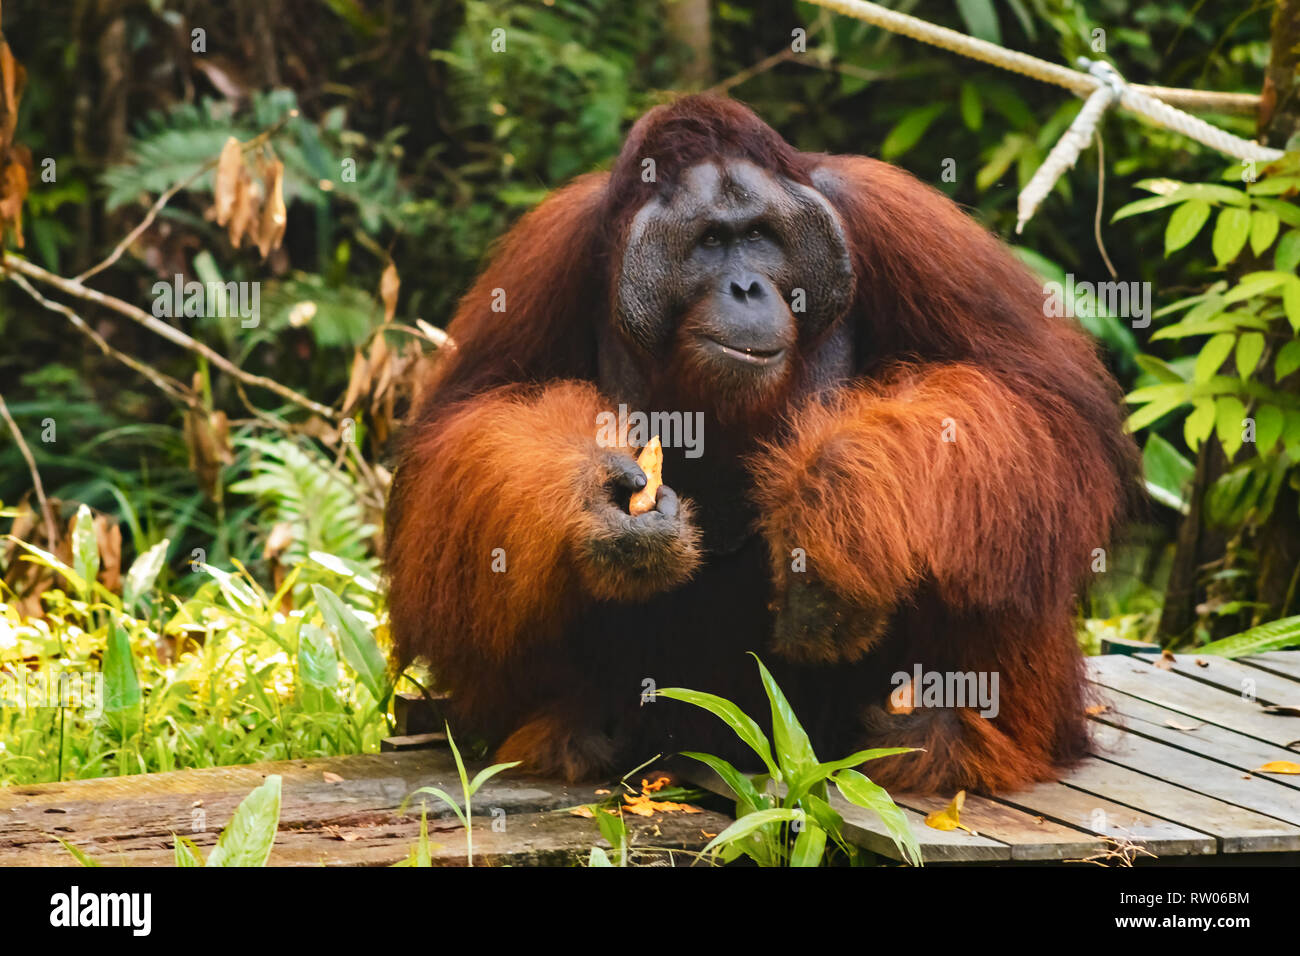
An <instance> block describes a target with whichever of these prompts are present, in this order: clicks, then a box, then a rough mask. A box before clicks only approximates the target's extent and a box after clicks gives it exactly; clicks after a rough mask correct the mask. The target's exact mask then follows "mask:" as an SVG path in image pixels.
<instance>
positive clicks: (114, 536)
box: [94, 515, 122, 593]
mask: <svg viewBox="0 0 1300 956" xmlns="http://www.w3.org/2000/svg"><path fill="white" fill-rule="evenodd" d="M94 528H95V542H96V544H97V545H98V546H99V580H100V581H102V582H103V584H104V587H106V588H108V589H109V590H110V591H112V592H114V593H117V592H118V591H119V590H121V586H122V528H121V526H120V525H118V523H117V522H116V521H112V520H110V519H109V517H108V516H107V515H98V516H96V518H95V522H94Z"/></svg>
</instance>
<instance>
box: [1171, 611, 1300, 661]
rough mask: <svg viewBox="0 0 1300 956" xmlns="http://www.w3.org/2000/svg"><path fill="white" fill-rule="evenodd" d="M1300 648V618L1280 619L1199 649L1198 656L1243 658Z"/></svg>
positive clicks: (1197, 650)
mask: <svg viewBox="0 0 1300 956" xmlns="http://www.w3.org/2000/svg"><path fill="white" fill-rule="evenodd" d="M1295 646H1300V616H1296V617H1284V618H1279V619H1278V620H1276V621H1270V622H1269V623H1267V624H1261V625H1259V626H1258V627H1252V628H1251V629H1250V630H1248V631H1242V632H1241V633H1240V634H1234V635H1232V637H1225V638H1223V640H1220V641H1214V642H1212V643H1210V644H1206V645H1205V646H1204V647H1198V648H1197V649H1196V653H1198V654H1214V655H1215V656H1217V657H1229V658H1231V657H1243V656H1245V655H1246V654H1263V653H1266V652H1267V651H1280V650H1285V649H1286V648H1288V647H1295Z"/></svg>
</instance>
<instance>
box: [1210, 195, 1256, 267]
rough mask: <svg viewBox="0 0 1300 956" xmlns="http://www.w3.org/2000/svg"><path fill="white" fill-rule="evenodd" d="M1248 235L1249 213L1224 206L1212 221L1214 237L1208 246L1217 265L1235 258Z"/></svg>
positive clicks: (1225, 263)
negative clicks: (1213, 221)
mask: <svg viewBox="0 0 1300 956" xmlns="http://www.w3.org/2000/svg"><path fill="white" fill-rule="evenodd" d="M1249 235H1250V213H1249V212H1248V211H1246V210H1245V209H1236V208H1232V207H1229V208H1226V209H1221V210H1220V211H1219V218H1218V219H1217V220H1216V221H1215V223H1214V237H1213V239H1211V241H1210V248H1211V249H1212V250H1213V251H1214V258H1215V259H1216V260H1217V261H1218V263H1219V265H1221V266H1224V265H1227V264H1228V263H1229V262H1231V261H1232V260H1233V259H1236V258H1237V255H1238V254H1239V253H1240V252H1241V250H1242V247H1243V246H1245V245H1246V237H1247V236H1249Z"/></svg>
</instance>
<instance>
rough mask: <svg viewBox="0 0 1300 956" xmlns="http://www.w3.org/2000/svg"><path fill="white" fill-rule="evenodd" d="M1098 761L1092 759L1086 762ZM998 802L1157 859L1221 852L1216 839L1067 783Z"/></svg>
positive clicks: (1029, 790) (1004, 796) (1000, 797)
mask: <svg viewBox="0 0 1300 956" xmlns="http://www.w3.org/2000/svg"><path fill="white" fill-rule="evenodd" d="M1095 759H1096V758H1092V757H1089V758H1087V759H1085V761H1084V763H1087V762H1088V761H1089V760H1095ZM996 799H997V800H998V801H1000V802H1002V803H1007V804H1010V805H1011V806H1014V807H1018V808H1020V809H1021V810H1023V811H1025V812H1026V813H1031V814H1038V815H1041V816H1043V817H1046V818H1047V819H1049V820H1055V821H1056V822H1058V823H1062V824H1065V825H1067V826H1073V827H1077V828H1078V829H1080V830H1087V831H1089V832H1092V833H1096V834H1098V835H1099V836H1102V837H1109V838H1111V839H1112V840H1115V841H1130V842H1133V843H1139V844H1141V845H1142V846H1144V847H1146V848H1147V849H1148V850H1150V851H1151V852H1152V853H1154V854H1156V856H1157V857H1174V856H1210V855H1213V854H1214V853H1215V852H1216V850H1217V849H1218V844H1217V842H1216V841H1215V839H1214V837H1212V836H1209V835H1208V834H1205V833H1202V832H1200V831H1199V830H1193V829H1191V828H1189V827H1185V826H1181V825H1179V824H1177V823H1173V822H1171V821H1169V820H1163V819H1161V818H1160V817H1156V816H1152V815H1151V814H1149V813H1145V812H1143V811H1141V810H1137V809H1134V808H1133V807H1126V806H1122V805H1121V804H1118V803H1113V802H1112V801H1110V800H1106V799H1104V798H1102V797H1098V796H1097V795H1095V794H1091V793H1085V792H1084V791H1081V790H1077V789H1075V788H1073V787H1069V786H1066V785H1065V784H1064V783H1057V782H1050V783H1039V784H1035V785H1034V786H1032V787H1029V788H1027V789H1024V790H1017V791H1016V792H1014V793H1007V794H999V795H998V796H997V797H996Z"/></svg>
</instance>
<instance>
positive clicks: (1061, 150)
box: [1016, 64, 1121, 234]
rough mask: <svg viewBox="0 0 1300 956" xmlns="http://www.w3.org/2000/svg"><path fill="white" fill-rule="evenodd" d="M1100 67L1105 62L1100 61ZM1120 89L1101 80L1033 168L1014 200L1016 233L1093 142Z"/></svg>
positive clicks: (1023, 226)
mask: <svg viewBox="0 0 1300 956" xmlns="http://www.w3.org/2000/svg"><path fill="white" fill-rule="evenodd" d="M1102 65H1103V66H1104V65H1105V64H1102ZM1120 95H1121V90H1120V88H1119V87H1118V86H1116V85H1115V84H1113V83H1103V84H1102V85H1101V86H1099V87H1097V89H1095V90H1094V91H1093V92H1092V94H1091V95H1090V96H1089V97H1088V99H1087V100H1086V101H1085V102H1084V104H1083V109H1081V110H1079V115H1078V116H1076V117H1075V118H1074V122H1073V123H1071V124H1070V127H1069V129H1067V130H1066V131H1065V132H1064V133H1062V134H1061V138H1060V139H1058V140H1057V141H1056V145H1055V146H1053V147H1052V151H1051V152H1050V153H1048V154H1047V159H1045V160H1043V164H1042V165H1041V166H1039V167H1038V169H1037V170H1035V172H1034V175H1033V177H1032V178H1031V179H1030V180H1029V182H1027V183H1025V188H1024V189H1022V190H1021V191H1020V198H1019V200H1018V201H1017V203H1016V212H1017V218H1016V233H1017V234H1019V233H1020V232H1021V231H1022V230H1023V229H1024V228H1025V223H1027V222H1028V221H1029V220H1030V219H1031V218H1032V217H1033V215H1034V212H1035V211H1036V210H1037V209H1038V204H1039V203H1041V202H1042V201H1043V200H1044V199H1046V198H1047V196H1048V194H1049V193H1050V192H1051V191H1052V188H1053V187H1054V186H1055V185H1056V181H1057V180H1058V179H1060V178H1061V176H1063V175H1064V174H1065V171H1066V170H1067V169H1073V168H1074V164H1075V163H1076V162H1077V161H1078V159H1079V154H1080V153H1082V152H1083V151H1084V150H1085V149H1086V148H1087V146H1088V143H1090V142H1091V141H1092V134H1093V132H1094V131H1095V130H1096V129H1097V124H1098V123H1100V122H1101V118H1102V116H1103V115H1104V114H1105V112H1106V110H1107V109H1109V108H1110V105H1111V104H1112V103H1114V102H1115V101H1116V100H1117V99H1119V98H1120Z"/></svg>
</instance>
